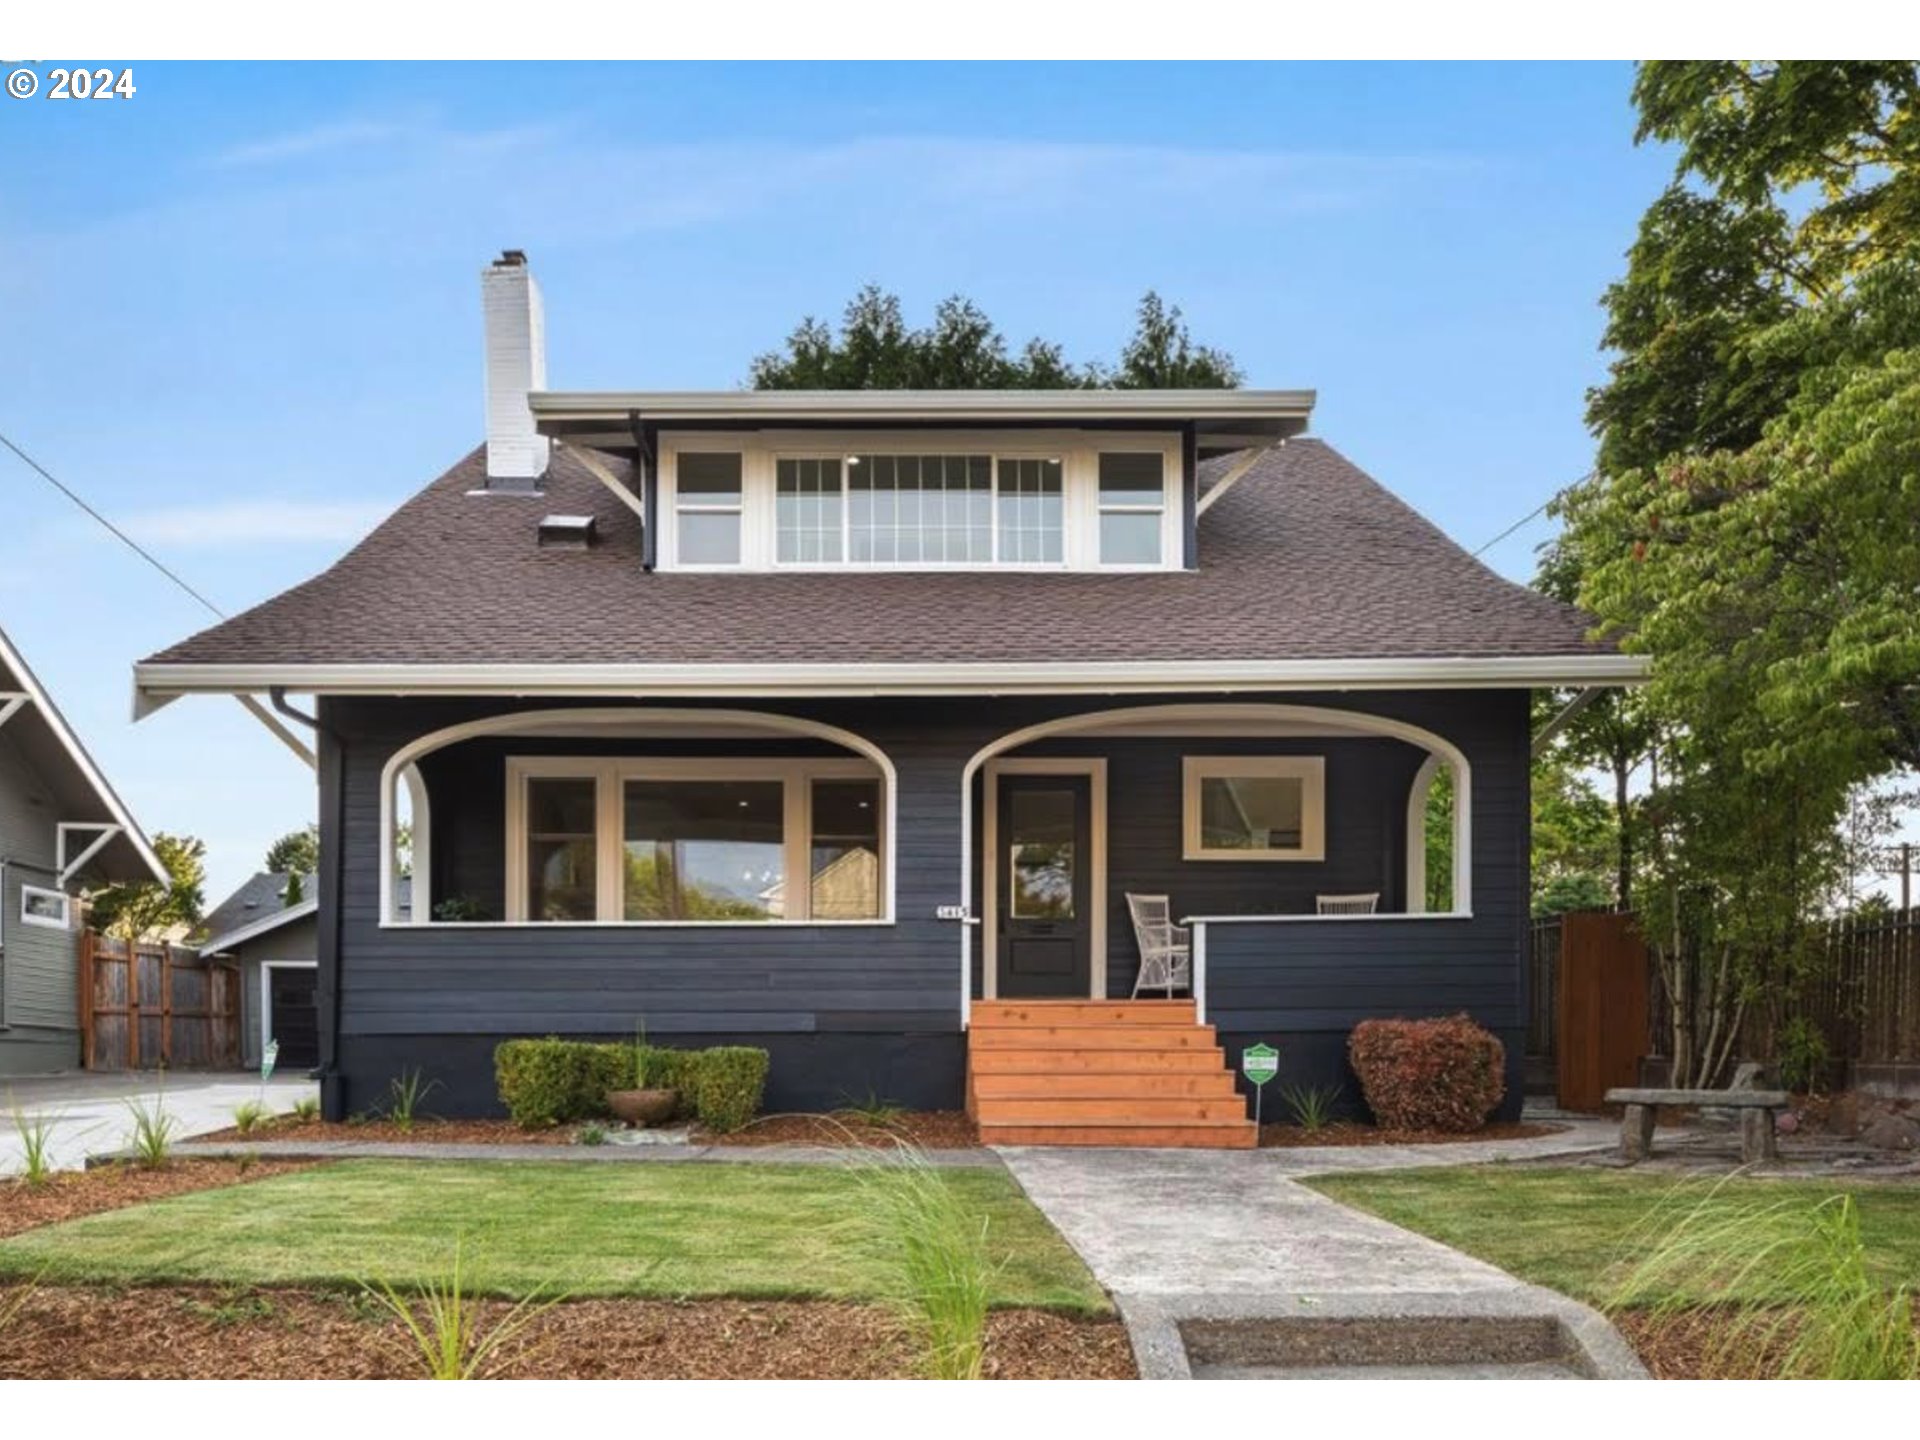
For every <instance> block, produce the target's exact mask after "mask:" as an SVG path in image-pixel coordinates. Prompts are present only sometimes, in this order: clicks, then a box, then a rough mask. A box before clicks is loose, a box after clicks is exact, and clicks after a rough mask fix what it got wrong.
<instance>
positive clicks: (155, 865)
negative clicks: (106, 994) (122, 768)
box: [0, 631, 167, 1075]
mask: <svg viewBox="0 0 1920 1440" xmlns="http://www.w3.org/2000/svg"><path fill="white" fill-rule="evenodd" d="M166 879H167V872H166V868H165V867H164V866H162V865H161V863H160V857H159V856H157V855H155V854H154V853H153V847H152V846H151V845H149V844H148V843H147V837H146V836H145V835H143V834H141V832H140V827H139V826H138V825H136V824H134V821H133V817H132V816H131V815H130V814H128V813H127V808H126V806H124V805H122V804H121V803H120V798H119V796H117V795H115V794H114V793H113V788H112V787H111V786H110V785H108V784H107V781H106V777H105V776H103V775H102V774H101V773H100V771H99V768H98V767H97V766H95V764H94V763H93V761H92V759H91V758H90V757H89V756H88V755H87V752H86V749H85V748H84V747H83V746H82V745H81V744H80V741H79V738H78V737H77V736H76V735H75V734H74V733H73V730H72V728H71V727H70V726H69V725H68V724H67V722H66V721H65V719H63V718H62V717H61V714H60V712H59V710H57V709H56V708H54V704H53V701H52V700H50V699H49V698H48V697H47V692H46V691H45V689H43V688H42V687H41V685H40V682H39V681H38V680H36V679H35V678H34V674H33V671H31V670H29V669H28V668H27V663H26V661H25V660H23V659H22V658H21V657H20V652H19V651H17V650H15V649H14V648H13V644H12V642H11V641H9V640H8V639H7V636H6V633H5V632H4V631H0V1075H33V1074H41V1073H45V1072H47V1071H52V1070H71V1069H74V1068H75V1067H77V1066H78V1065H79V1063H80V1015H79V1011H80V997H79V991H78V978H79V970H80V931H81V926H82V921H83V916H82V909H83V907H82V903H81V895H82V892H83V891H84V890H86V889H87V888H90V887H99V886H102V885H110V884H117V883H122V882H139V881H144V880H157V881H160V882H162V883H164V882H165V881H166Z"/></svg>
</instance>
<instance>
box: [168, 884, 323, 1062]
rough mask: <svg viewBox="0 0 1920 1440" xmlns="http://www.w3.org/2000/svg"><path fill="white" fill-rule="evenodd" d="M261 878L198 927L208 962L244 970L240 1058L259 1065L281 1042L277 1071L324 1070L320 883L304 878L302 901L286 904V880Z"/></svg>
mask: <svg viewBox="0 0 1920 1440" xmlns="http://www.w3.org/2000/svg"><path fill="white" fill-rule="evenodd" d="M289 878H290V877H288V876H286V875H276V874H273V873H272V872H269V871H263V872H261V873H260V874H258V875H255V876H254V877H253V878H252V879H251V880H249V881H247V883H246V884H244V885H242V886H241V887H240V888H239V889H238V890H236V891H234V892H233V894H231V895H229V896H228V897H227V898H226V899H225V900H223V901H221V903H220V904H219V905H218V906H216V907H215V908H214V909H213V910H212V911H211V912H210V913H209V914H208V915H207V917H206V919H204V920H203V921H201V924H200V931H201V934H202V935H204V936H205V937H206V938H205V939H204V940H202V941H200V942H199V945H198V949H199V951H200V954H201V955H202V956H203V957H208V958H210V957H212V956H215V955H225V956H230V957H231V958H233V959H234V960H237V961H238V962H239V964H240V1017H241V1018H240V1057H241V1060H242V1061H243V1062H244V1063H245V1064H246V1065H248V1066H254V1065H258V1064H259V1063H260V1056H261V1053H262V1051H263V1050H264V1048H265V1045H266V1042H267V1040H268V1038H269V1037H271V1038H273V1039H276V1040H278V1041H279V1042H280V1053H279V1059H278V1068H279V1069H280V1070H282V1071H301V1070H311V1069H312V1068H313V1067H314V1066H315V1065H317V1064H319V1063H320V1053H319V1038H318V1032H317V1028H316V1024H315V1018H314V994H313V989H314V977H315V957H316V956H317V955H318V953H319V952H318V949H317V942H318V938H319V920H318V919H317V915H318V912H319V909H320V902H319V900H318V899H317V898H315V894H314V877H313V876H311V875H303V876H302V877H301V886H300V893H301V894H302V895H303V896H305V897H306V898H304V899H299V900H295V901H293V902H292V903H291V904H289V903H288V888H289V887H288V884H287V882H288V879H289Z"/></svg>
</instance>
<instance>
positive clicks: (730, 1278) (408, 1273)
mask: <svg viewBox="0 0 1920 1440" xmlns="http://www.w3.org/2000/svg"><path fill="white" fill-rule="evenodd" d="M941 1173H942V1175H943V1176H944V1177H945V1179H946V1180H947V1183H949V1184H951V1185H953V1186H954V1187H955V1188H956V1189H958V1190H959V1191H961V1192H962V1194H963V1195H964V1196H965V1197H966V1198H967V1200H968V1201H969V1202H970V1203H971V1204H972V1205H973V1206H974V1207H976V1208H977V1210H978V1212H979V1213H980V1214H981V1215H982V1216H983V1217H985V1218H986V1220H987V1224H988V1229H987V1236H988V1247H989V1249H990V1251H991V1252H992V1254H993V1257H994V1259H995V1261H996V1262H997V1263H998V1266H999V1268H998V1270H997V1272H996V1274H995V1277H994V1283H993V1303H994V1304H995V1305H997V1306H1011V1305H1032V1306H1043V1307H1047V1308H1051V1309H1057V1310H1064V1311H1067V1312H1071V1313H1080V1314H1104V1313H1108V1311H1109V1308H1110V1307H1109V1306H1108V1303H1107V1299H1106V1296H1105V1295H1104V1293H1103V1292H1102V1291H1101V1289H1100V1287H1099V1285H1098V1284H1097V1283H1096V1282H1095V1280H1094V1278H1093V1276H1092V1275H1090V1274H1089V1273H1088V1272H1087V1268H1086V1267H1085V1266H1084V1265H1083V1264H1081V1262H1080V1259H1079V1257H1078V1256H1076V1255H1075V1254H1074V1253H1073V1251H1072V1250H1071V1249H1069V1248H1068V1246H1067V1244H1066V1242H1065V1241H1064V1240H1062V1239H1061V1238H1060V1236H1059V1235H1058V1234H1057V1233H1055V1231H1054V1230H1053V1228H1052V1227H1051V1226H1050V1225H1048V1224H1047V1222H1046V1220H1045V1219H1044V1218H1042V1216H1041V1215H1040V1212H1039V1211H1037V1210H1035V1209H1034V1208H1033V1206H1032V1205H1031V1204H1030V1203H1028V1201H1027V1199H1026V1198H1025V1197H1024V1196H1023V1195H1021V1194H1020V1192H1019V1190H1018V1189H1017V1188H1016V1187H1015V1186H1014V1184H1013V1182H1012V1180H1011V1179H1009V1178H1008V1177H1007V1175H1006V1174H1005V1173H1004V1172H1003V1171H1000V1170H998V1169H978V1170H972V1169H967V1170H960V1169H956V1170H947V1171H943V1172H941ZM861 1184H862V1181H861V1178H860V1176H859V1174H858V1173H856V1172H852V1171H848V1170H843V1169H837V1168H834V1167H830V1166H822V1165H755V1164H729V1165H672V1164H586V1163H576V1164H529V1163H512V1162H474V1163H470V1164H469V1163H451V1162H438V1161H436V1162H431V1163H427V1162H414V1163H409V1162H406V1161H397V1160H354V1161H346V1162H343V1163H340V1164H336V1165H328V1166H324V1167H316V1168H314V1169H311V1170H301V1171H297V1172H295V1173H292V1174H287V1175H279V1176H275V1177H273V1178H271V1179H267V1180H260V1181H255V1182H252V1183H249V1184H244V1185H237V1186H232V1187H230V1188H226V1189H220V1190H202V1191H198V1192H195V1193H193V1194H189V1195H179V1196H175V1197H173V1198H171V1199H167V1200H160V1201H155V1202H153V1203H151V1204H146V1205H137V1206H132V1207H130V1208H127V1209H124V1210H114V1211H109V1212H107V1213H105V1214H100V1215H93V1216H89V1217H87V1218H85V1219H81V1220H73V1221H69V1222H68V1223H66V1224H64V1225H54V1226H49V1227H47V1228H45V1229H41V1230H33V1231H28V1232H27V1233H25V1234H23V1235H19V1236H17V1237H15V1238H14V1239H12V1240H9V1241H6V1242H4V1243H0V1275H5V1274H16V1275H17V1274H39V1273H41V1272H42V1271H43V1270H44V1271H45V1272H46V1278H47V1279H49V1280H58V1281H62V1282H80V1281H107V1282H118V1283H130V1284H160V1283H170V1282H193V1281H208V1282H216V1283H225V1284H264V1285H341V1284H353V1283H356V1282H358V1281H361V1280H363V1279H380V1280H385V1281H387V1282H388V1283H390V1284H393V1285H395V1286H399V1287H405V1286H409V1285H413V1284H416V1283H418V1282H420V1281H422V1280H427V1279H431V1278H436V1277H439V1276H441V1275H443V1274H444V1273H445V1272H446V1270H447V1269H448V1268H449V1265H450V1261H451V1258H452V1255H453V1251H454V1246H455V1243H456V1240H457V1241H458V1243H459V1245H460V1247H461V1252H462V1256H463V1268H464V1270H465V1271H466V1272H467V1273H468V1276H469V1278H470V1283H471V1284H472V1285H473V1286H474V1288H484V1289H487V1290H490V1291H494V1292H498V1293H504V1294H522V1293H525V1292H527V1291H530V1290H532V1289H533V1288H534V1287H536V1286H545V1287H546V1288H547V1290H548V1291H549V1292H551V1291H554V1290H559V1291H563V1292H566V1293H568V1294H570V1295H575V1296H588V1295H654V1296H696V1295H698V1296H738V1297H749V1296H755V1297H793V1298H814V1297H819V1298H834V1299H866V1298H877V1297H879V1296H881V1295H883V1294H884V1293H885V1292H886V1288H887V1285H888V1281H889V1276H890V1273H891V1270H890V1262H889V1255H888V1252H887V1250H886V1248H885V1247H884V1246H883V1245H882V1244H881V1243H880V1242H879V1241H878V1240H877V1239H876V1238H875V1237H874V1236H873V1235H872V1234H871V1233H869V1232H868V1231H867V1229H866V1228H865V1227H863V1226H862V1225H861V1224H859V1223H858V1221H857V1220H856V1219H855V1218H854V1217H856V1216H857V1215H858V1214H859V1213H860V1208H861V1202H862V1195H861Z"/></svg>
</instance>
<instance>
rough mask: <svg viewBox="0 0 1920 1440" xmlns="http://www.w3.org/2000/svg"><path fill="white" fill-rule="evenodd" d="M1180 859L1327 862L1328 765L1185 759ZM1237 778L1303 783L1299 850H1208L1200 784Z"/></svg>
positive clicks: (1250, 758) (1284, 759) (1265, 758)
mask: <svg viewBox="0 0 1920 1440" xmlns="http://www.w3.org/2000/svg"><path fill="white" fill-rule="evenodd" d="M1181 778H1182V784H1181V792H1182V798H1181V816H1182V823H1181V858H1182V859H1186V860H1230V861H1243V862H1256V863H1260V862H1269V861H1275V860H1280V861H1288V860H1305V861H1319V860H1325V859H1326V856H1327V762H1326V758H1325V757H1324V756H1320V755H1188V756H1186V757H1185V758H1184V759H1183V760H1182V761H1181ZM1235 778H1258V779H1268V778H1272V779H1283V780H1299V781H1301V782H1302V795H1301V803H1300V844H1299V845H1298V846H1297V847H1295V848H1294V849H1291V850H1210V849H1208V848H1206V846H1205V845H1204V844H1203V841H1202V832H1201V826H1200V784H1201V782H1202V781H1203V780H1222V779H1235Z"/></svg>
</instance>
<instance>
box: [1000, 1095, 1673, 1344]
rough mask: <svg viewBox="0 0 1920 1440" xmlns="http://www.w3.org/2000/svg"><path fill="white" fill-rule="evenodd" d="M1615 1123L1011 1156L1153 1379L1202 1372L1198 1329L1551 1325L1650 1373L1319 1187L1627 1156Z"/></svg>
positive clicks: (1562, 1310)
mask: <svg viewBox="0 0 1920 1440" xmlns="http://www.w3.org/2000/svg"><path fill="white" fill-rule="evenodd" d="M1616 1138H1617V1131H1616V1130H1615V1129H1614V1127H1612V1126H1608V1125H1606V1124H1604V1123H1596V1124H1583V1125H1579V1126H1574V1127H1570V1128H1569V1130H1567V1131H1566V1132H1563V1133H1562V1134H1559V1135H1553V1136H1542V1137H1538V1138H1536V1139H1534V1140H1506V1141H1483V1142H1468V1143H1462V1144H1457V1145H1422V1146H1365V1147H1359V1146H1355V1147H1340V1148H1336V1147H1325V1148H1316V1149H1311V1150H1309V1149H1292V1150H1282V1149H1274V1150H1257V1151H1253V1152H1251V1153H1249V1152H1246V1151H1221V1150H1076V1149H1064V1148H1062V1149H1006V1150H1003V1151H1001V1155H1002V1158H1003V1159H1004V1160H1005V1161H1006V1164H1007V1168H1008V1170H1010V1171H1011V1172H1012V1174H1013V1177H1014V1179H1015V1180H1016V1181H1018V1182H1019V1184H1020V1186H1021V1188H1022V1189H1023V1190H1025V1191H1026V1193H1027V1196H1028V1198H1029V1199H1031V1200H1032V1201H1033V1202H1034V1204H1035V1205H1037V1206H1038V1207H1039V1208H1040V1210H1041V1212H1042V1213H1043V1214H1045V1215H1046V1217H1047V1219H1048V1220H1049V1221H1051V1222H1052V1223H1053V1225H1054V1227H1055V1228H1056V1229H1058V1230H1059V1231H1060V1233H1061V1234H1062V1235H1064V1236H1065V1237H1066V1239H1067V1242H1068V1243H1069V1244H1070V1245H1072V1246H1073V1248H1074V1249H1075V1250H1076V1251H1078V1252H1079V1254H1080V1257H1081V1258H1082V1259H1083V1260H1085V1261H1086V1262H1087V1266H1088V1268H1089V1269H1091V1270H1092V1271H1093V1273H1094V1276H1095V1278H1097V1279H1098V1280H1099V1281H1100V1283H1101V1284H1102V1285H1104V1286H1105V1287H1106V1288H1107V1290H1108V1291H1109V1292H1110V1293H1111V1294H1112V1295H1113V1297H1114V1299H1115V1301H1116V1302H1117V1303H1118V1304H1119V1306H1120V1308H1121V1312H1122V1314H1124V1315H1125V1316H1126V1317H1127V1321H1128V1325H1129V1327H1130V1328H1131V1330H1132V1331H1133V1334H1134V1348H1135V1352H1136V1354H1137V1356H1138V1358H1139V1360H1140V1362H1141V1365H1142V1367H1143V1373H1146V1374H1157V1375H1162V1376H1175V1375H1184V1374H1187V1373H1189V1371H1188V1369H1187V1358H1186V1354H1185V1350H1184V1348H1183V1347H1182V1343H1181V1340H1180V1326H1181V1324H1182V1323H1184V1322H1190V1321H1193V1320H1195V1319H1196V1318H1205V1317H1211V1318H1213V1319H1216V1320H1217V1319H1220V1318H1224V1317H1229V1316H1232V1317H1239V1318H1241V1319H1246V1318H1248V1317H1253V1316H1266V1317H1283V1318H1284V1317H1289V1316H1293V1317H1298V1316H1304V1315H1318V1316H1321V1317H1330V1316H1335V1315H1339V1316H1349V1317H1353V1318H1355V1319H1366V1320H1370V1321H1373V1320H1381V1321H1384V1320H1394V1319H1398V1318H1405V1317H1410V1316H1414V1317H1424V1318H1425V1319H1427V1320H1433V1319H1436V1318H1440V1319H1445V1318H1457V1319H1459V1320H1461V1321H1463V1322H1464V1321H1475V1322H1481V1321H1492V1320H1500V1321H1503V1322H1509V1321H1512V1320H1515V1319H1523V1318H1525V1317H1528V1316H1535V1317H1545V1318H1551V1319H1553V1320H1555V1321H1557V1322H1559V1323H1560V1324H1561V1325H1563V1326H1564V1327H1565V1329H1566V1331H1567V1333H1569V1334H1571V1335H1574V1336H1576V1337H1578V1339H1579V1341H1580V1343H1581V1344H1582V1345H1583V1346H1584V1348H1585V1351H1586V1353H1587V1354H1588V1356H1589V1358H1590V1361H1591V1362H1592V1365H1593V1368H1594V1369H1595V1370H1596V1371H1598V1372H1600V1373H1607V1374H1614V1375H1621V1376H1628V1375H1635V1374H1639V1373H1644V1372H1642V1371H1640V1367H1639V1365H1638V1362H1637V1361H1636V1360H1635V1359H1634V1357H1633V1355H1632V1352H1631V1351H1630V1350H1628V1349H1627V1348H1626V1347H1625V1344H1624V1342H1622V1341H1620V1339H1619V1337H1618V1336H1617V1335H1615V1334H1614V1332H1613V1331H1612V1329H1611V1327H1609V1326H1608V1325H1607V1324H1606V1322H1605V1321H1604V1320H1602V1319H1601V1318H1600V1317H1599V1316H1598V1315H1596V1314H1595V1313H1594V1312H1593V1311H1591V1310H1589V1309H1587V1308H1586V1307H1585V1306H1583V1305H1580V1304H1578V1303H1577V1302H1575V1301H1573V1300H1570V1299H1568V1298H1566V1297H1565V1296H1562V1295H1557V1294H1555V1293H1553V1292H1551V1291H1547V1290H1542V1289H1540V1288H1539V1287H1537V1286H1533V1285H1528V1284H1526V1283H1525V1282H1523V1281H1521V1280H1518V1279H1516V1278H1515V1277H1514V1276H1512V1275H1509V1274H1508V1273H1507V1272H1506V1271H1504V1270H1501V1269H1498V1268H1496V1267H1495V1266H1492V1265H1489V1264H1487V1263H1485V1262H1484V1261H1481V1260H1476V1259H1474V1258H1473V1257H1472V1256H1470V1255H1465V1254H1462V1253H1461V1252H1460V1251H1458V1250H1455V1249H1452V1248H1451V1247H1449V1246H1446V1245H1442V1244H1441V1243H1440V1242H1439V1241H1437V1240H1430V1239H1428V1238H1427V1237H1425V1236H1423V1235H1416V1234H1414V1233H1413V1232H1412V1231H1410V1230H1403V1229H1401V1228H1400V1227H1399V1226H1397V1225H1392V1224H1389V1223H1388V1222H1387V1221H1385V1220H1381V1219H1378V1218H1376V1217H1374V1216H1371V1215H1366V1214H1362V1213H1361V1212H1360V1211H1358V1210H1352V1209H1349V1208H1348V1207H1346V1206H1344V1205H1341V1204H1338V1203H1337V1202H1335V1201H1333V1200H1330V1199H1328V1198H1327V1197H1326V1196H1324V1195H1321V1194H1319V1193H1318V1192H1317V1191H1314V1190H1310V1189H1308V1188H1307V1187H1306V1186H1305V1185H1302V1184H1300V1183H1299V1178H1300V1177H1302V1176H1306V1175H1318V1174H1331V1173H1336V1172H1339V1171H1343V1170H1346V1171H1383V1170H1404V1169H1412V1168H1416V1167H1424V1166H1434V1165H1458V1164H1480V1163H1488V1162H1491V1161H1498V1160H1501V1159H1541V1158H1547V1157H1551V1156H1554V1155H1562V1154H1573V1153H1581V1152H1584V1151H1590V1150H1594V1149H1599V1148H1605V1147H1606V1146H1609V1145H1612V1144H1614V1143H1616Z"/></svg>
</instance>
